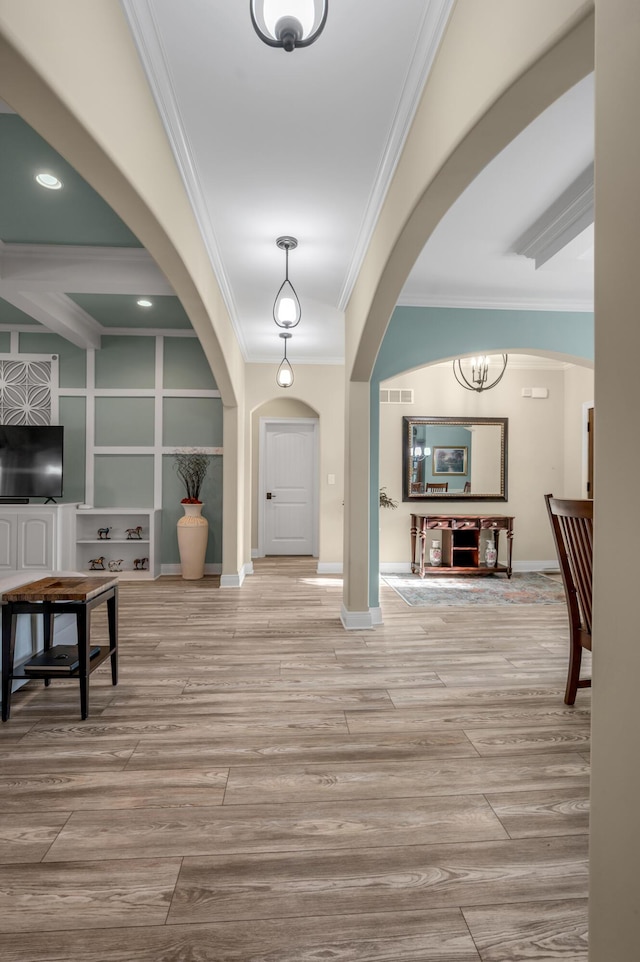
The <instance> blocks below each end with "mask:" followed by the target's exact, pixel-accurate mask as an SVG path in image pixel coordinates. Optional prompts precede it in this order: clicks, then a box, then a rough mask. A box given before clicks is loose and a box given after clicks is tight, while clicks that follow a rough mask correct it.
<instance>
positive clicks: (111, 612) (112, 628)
mask: <svg viewBox="0 0 640 962" xmlns="http://www.w3.org/2000/svg"><path fill="white" fill-rule="evenodd" d="M107 620H108V622H109V648H110V649H111V656H110V657H111V684H112V685H117V684H118V650H117V646H118V588H117V586H116V587H115V588H114V591H113V596H112V597H111V598H108V599H107Z"/></svg>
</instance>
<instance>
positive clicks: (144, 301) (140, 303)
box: [136, 297, 153, 307]
mask: <svg viewBox="0 0 640 962" xmlns="http://www.w3.org/2000/svg"><path fill="white" fill-rule="evenodd" d="M136 304H137V305H138V307H153V301H149V300H147V298H146V297H140V298H139V299H138V300H137V301H136Z"/></svg>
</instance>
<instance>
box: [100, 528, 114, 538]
mask: <svg viewBox="0 0 640 962" xmlns="http://www.w3.org/2000/svg"><path fill="white" fill-rule="evenodd" d="M110 531H111V528H98V541H109V540H110V538H109V532H110Z"/></svg>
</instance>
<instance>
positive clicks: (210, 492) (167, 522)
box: [161, 455, 222, 564]
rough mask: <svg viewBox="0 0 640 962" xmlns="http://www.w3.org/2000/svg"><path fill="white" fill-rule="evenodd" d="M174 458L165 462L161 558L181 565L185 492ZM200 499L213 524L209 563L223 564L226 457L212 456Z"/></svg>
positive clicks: (166, 458)
mask: <svg viewBox="0 0 640 962" xmlns="http://www.w3.org/2000/svg"><path fill="white" fill-rule="evenodd" d="M173 464H174V462H173V459H172V457H171V456H170V455H165V456H164V457H163V459H162V547H161V557H162V561H163V563H164V564H179V563H180V555H179V553H178V536H177V533H176V525H177V523H178V518H181V517H182V515H183V514H184V511H183V509H182V505H181V503H180V502H181V500H182V498H184V497H185V490H184V486H183V484H182V482H181V481H180V479H179V478H178V476H177V474H176V472H175V468H174V466H173ZM200 499H201V501H202V502H203V504H204V507H203V509H202V514H203V516H204V517H205V518H206V519H207V521H208V522H209V540H208V542H207V553H206V556H205V563H206V564H220V563H221V562H222V457H221V456H220V455H212V456H211V457H210V458H209V469H208V471H207V475H206V477H205V479H204V483H203V485H202V491H201V492H200Z"/></svg>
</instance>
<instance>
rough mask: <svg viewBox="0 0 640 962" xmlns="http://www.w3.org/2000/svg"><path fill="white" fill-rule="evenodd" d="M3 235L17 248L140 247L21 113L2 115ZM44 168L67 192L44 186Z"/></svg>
mask: <svg viewBox="0 0 640 962" xmlns="http://www.w3.org/2000/svg"><path fill="white" fill-rule="evenodd" d="M0 143H1V144H2V150H1V151H0V179H1V182H2V185H3V192H2V225H1V234H0V237H1V239H2V240H3V241H5V243H11V242H13V243H16V244H81V245H90V246H91V245H99V246H102V247H140V246H141V245H140V242H139V241H138V239H137V238H136V237H135V236H134V235H133V234H132V233H131V231H130V230H129V228H128V227H127V226H126V224H125V223H124V222H123V221H121V220H120V218H119V217H118V215H117V214H116V213H114V211H113V210H112V209H111V208H110V207H109V205H108V204H107V203H106V202H105V201H104V200H103V199H102V197H100V195H99V194H98V193H96V191H95V190H94V189H93V187H90V186H89V184H88V183H87V182H86V180H84V178H83V177H81V176H80V174H78V173H77V171H75V170H74V169H73V167H72V166H71V165H70V164H68V163H67V161H66V160H64V159H63V158H62V157H61V156H60V154H58V153H56V151H55V150H54V149H53V147H51V146H50V145H49V144H48V143H47V142H46V140H44V139H43V138H42V137H41V136H40V135H39V134H37V133H36V132H35V130H33V129H32V128H31V127H30V126H29V124H27V123H26V122H25V121H24V120H23V119H22V117H19V116H18V115H17V114H8V113H5V114H0ZM39 170H45V171H47V172H48V173H51V174H54V175H55V176H56V177H58V178H59V179H60V180H61V181H62V183H63V184H64V187H63V189H62V190H46V189H43V188H42V187H39V186H38V184H36V181H35V175H36V174H37V172H38V171H39Z"/></svg>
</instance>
